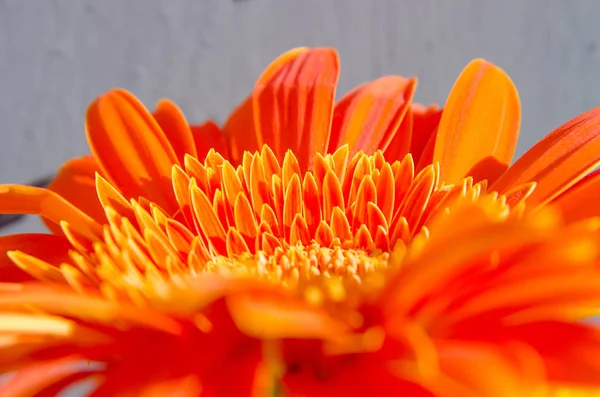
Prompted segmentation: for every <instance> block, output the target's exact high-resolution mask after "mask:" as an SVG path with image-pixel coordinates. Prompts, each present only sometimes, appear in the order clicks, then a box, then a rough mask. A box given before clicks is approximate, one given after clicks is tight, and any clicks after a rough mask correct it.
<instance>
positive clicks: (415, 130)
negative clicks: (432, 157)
mask: <svg viewBox="0 0 600 397" xmlns="http://www.w3.org/2000/svg"><path fill="white" fill-rule="evenodd" d="M411 110H412V115H413V125H412V139H411V141H410V153H411V154H412V156H413V160H414V162H415V164H419V160H420V159H421V155H422V154H423V152H424V151H425V147H426V145H427V142H429V140H430V139H431V137H432V136H435V134H436V132H437V129H438V126H439V124H440V119H441V118H442V109H440V108H439V107H438V106H437V105H429V106H427V107H425V106H423V105H421V104H418V103H413V104H411ZM430 163H431V161H430V162H428V163H427V164H430ZM427 164H425V165H424V166H427Z"/></svg>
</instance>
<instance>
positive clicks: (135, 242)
mask: <svg viewBox="0 0 600 397" xmlns="http://www.w3.org/2000/svg"><path fill="white" fill-rule="evenodd" d="M172 175H173V196H174V197H173V200H174V201H175V202H176V208H178V209H177V211H176V212H175V213H174V214H173V215H170V214H169V213H167V212H166V211H164V210H162V209H161V208H159V207H158V206H157V205H155V204H153V203H151V202H148V201H147V200H144V199H143V198H141V199H139V200H137V201H136V200H131V201H129V202H128V201H126V200H125V199H123V198H122V197H121V199H120V200H115V197H117V196H118V195H119V194H118V193H116V190H114V188H112V186H110V185H109V184H108V183H107V182H106V181H104V182H103V184H102V186H99V187H98V194H99V196H100V200H101V202H103V203H105V205H104V207H105V210H106V214H107V217H108V224H107V225H105V226H104V236H103V241H96V242H90V241H85V239H84V238H82V237H81V236H78V235H77V234H76V233H74V232H73V231H72V230H70V229H69V227H68V225H63V228H64V230H65V234H66V235H67V237H68V238H69V239H70V240H71V242H72V244H73V246H74V247H75V248H76V249H77V250H78V251H79V252H72V253H71V259H72V262H73V265H70V264H69V265H65V266H63V267H62V268H61V270H60V272H61V273H62V277H64V279H66V281H67V282H69V283H71V284H73V285H74V286H76V287H77V286H78V285H80V284H86V285H89V284H92V285H96V286H98V287H100V288H101V290H102V291H104V292H105V293H110V294H119V295H122V294H124V295H126V296H130V297H133V295H137V294H139V291H140V289H142V290H146V291H149V290H153V291H157V290H160V288H157V286H156V285H154V286H153V287H152V288H144V287H143V286H144V285H147V284H148V282H149V281H148V280H150V279H152V280H153V281H152V282H153V283H156V282H160V280H163V279H164V278H165V277H168V278H169V279H171V280H173V279H174V278H179V279H181V278H186V277H187V278H190V276H191V278H193V277H196V276H198V275H199V274H205V273H215V272H216V273H219V272H229V273H233V274H240V275H250V276H252V277H258V278H261V279H265V280H268V281H273V282H276V283H278V284H282V285H284V286H288V287H290V288H293V289H295V290H296V291H298V293H300V294H302V295H303V296H304V297H305V298H306V299H308V300H310V301H313V302H315V303H320V302H322V301H323V300H326V301H333V302H336V301H341V300H344V299H346V297H347V296H349V295H354V296H358V295H360V290H361V289H364V288H366V286H367V284H369V283H370V282H371V281H373V280H374V281H373V283H375V284H377V283H378V281H377V280H378V279H381V277H379V278H377V277H370V276H373V275H377V274H379V275H381V273H382V272H383V271H385V270H386V268H387V267H388V262H389V261H388V259H389V255H390V252H392V250H393V249H394V247H396V246H398V245H403V244H405V243H407V242H409V241H410V240H412V239H413V238H414V237H415V235H417V234H422V235H423V236H424V237H426V236H427V235H428V231H427V228H426V226H424V225H425V223H426V222H427V220H428V218H429V217H430V215H431V214H432V213H433V212H434V211H435V210H436V209H439V208H440V207H445V206H446V204H447V201H448V200H449V199H451V198H452V197H456V196H457V195H460V194H464V192H466V191H467V189H468V190H469V191H472V192H474V194H476V195H478V194H479V193H480V191H481V189H482V186H481V185H475V186H472V184H471V181H470V179H465V181H464V182H463V185H462V186H458V187H456V188H455V187H453V186H441V185H440V182H439V173H438V171H437V169H436V167H435V166H434V165H430V166H428V167H426V168H423V169H422V170H419V171H418V172H415V167H414V163H413V160H412V157H411V156H410V155H407V156H406V157H404V158H403V159H402V160H399V161H395V162H393V163H389V162H386V161H385V159H384V157H383V155H382V153H381V152H379V151H378V152H376V153H375V154H374V155H366V154H364V153H362V152H359V153H357V154H356V155H354V156H353V157H352V158H351V159H350V158H349V151H348V147H347V146H344V147H342V148H340V149H338V150H337V151H336V152H335V153H333V154H327V155H325V156H322V155H320V154H317V155H316V157H315V160H314V163H313V167H312V169H311V170H310V171H303V170H301V169H300V166H299V164H298V161H297V159H296V157H295V156H294V155H293V154H292V153H291V152H288V153H287V154H286V155H285V157H284V159H283V162H282V164H281V165H280V164H279V162H278V160H277V158H276V157H275V155H274V154H273V152H272V151H271V150H270V149H269V148H268V147H266V146H265V147H264V148H263V149H262V151H261V152H260V153H258V152H257V153H254V154H251V153H245V154H244V156H243V161H242V164H241V165H239V166H238V167H237V168H236V167H234V166H233V165H232V164H231V163H230V162H228V161H226V160H225V159H223V158H222V157H221V156H220V155H219V154H218V153H215V152H214V151H211V152H210V153H209V154H208V156H207V158H206V160H205V161H204V164H202V163H200V162H199V161H198V160H196V159H195V158H193V157H191V156H187V157H186V159H185V169H182V168H180V167H179V166H174V168H173V174H172ZM106 196H110V197H106ZM106 203H110V204H106ZM13 259H15V262H17V263H18V264H21V265H22V266H23V267H25V268H27V269H28V271H32V268H35V267H36V266H35V265H32V263H31V261H32V260H29V261H28V263H25V264H24V263H23V260H24V259H23V257H20V260H19V258H13ZM40 266H41V265H40ZM38 267H39V266H38ZM54 276H57V275H49V274H46V275H45V277H51V278H52V277H54ZM367 279H368V280H369V281H367ZM349 290H353V291H357V292H353V293H352V294H349V293H348V292H349ZM155 293H156V292H153V294H155ZM142 294H143V292H142Z"/></svg>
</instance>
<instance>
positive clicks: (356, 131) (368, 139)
mask: <svg viewBox="0 0 600 397" xmlns="http://www.w3.org/2000/svg"><path fill="white" fill-rule="evenodd" d="M416 86H417V80H416V79H414V78H412V79H407V78H404V77H400V76H387V77H382V78H380V79H377V80H375V81H373V82H371V83H367V84H364V85H362V86H360V87H357V88H355V89H354V90H352V91H350V92H349V93H348V94H346V95H345V96H344V97H343V98H342V99H341V100H340V101H339V102H338V103H337V104H336V105H335V109H334V112H333V124H332V126H331V138H330V141H329V152H331V153H333V152H334V151H335V150H336V149H337V148H339V147H340V146H342V145H344V144H348V145H349V147H350V156H353V155H354V154H355V153H357V152H358V151H360V150H362V151H364V152H365V153H366V154H373V153H374V152H375V151H376V150H377V149H381V150H385V149H386V148H387V146H388V144H389V143H390V141H391V140H392V139H393V138H394V136H395V134H396V133H397V131H398V128H399V127H400V123H401V122H402V119H403V118H404V115H405V114H406V110H407V109H408V107H409V106H410V102H411V100H412V97H413V95H414V92H415V88H416ZM405 140H406V144H407V149H408V148H410V135H408V136H406V137H405ZM404 154H405V153H401V155H402V156H403V155H404Z"/></svg>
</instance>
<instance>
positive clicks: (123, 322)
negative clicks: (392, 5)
mask: <svg viewBox="0 0 600 397" xmlns="http://www.w3.org/2000/svg"><path fill="white" fill-rule="evenodd" d="M337 77H338V60H337V55H336V53H335V52H334V51H333V50H330V49H298V50H293V51H290V52H288V53H286V54H284V55H282V56H281V57H280V58H279V59H277V60H276V61H275V62H274V63H273V64H272V65H271V66H269V67H268V68H267V69H266V71H265V72H264V73H263V75H262V76H261V77H260V78H259V80H258V82H257V84H256V87H255V90H254V92H253V93H252V95H251V96H250V97H249V98H248V99H247V100H246V101H245V102H244V103H243V104H242V105H241V106H240V107H239V108H238V109H237V110H236V111H235V112H234V113H233V115H232V116H231V117H230V119H229V120H228V121H227V122H226V124H225V126H224V127H223V129H222V130H221V129H219V127H218V126H216V125H215V124H214V123H212V122H208V123H206V124H204V125H202V126H189V125H188V123H187V122H186V121H185V119H184V117H183V115H182V114H181V112H180V111H179V110H178V109H177V108H176V107H175V105H174V104H172V103H171V102H168V101H161V102H160V103H159V105H158V107H157V110H156V111H155V112H154V114H150V113H148V112H147V110H146V109H145V108H144V107H143V105H142V104H141V103H139V102H138V101H137V100H136V99H135V98H134V97H133V96H132V95H131V94H129V93H127V92H125V91H122V90H115V91H111V92H109V93H108V94H105V95H103V96H102V97H100V98H99V99H97V100H96V101H95V102H94V103H93V104H92V105H91V106H90V108H89V110H88V114H87V119H86V126H87V133H88V141H89V143H90V147H91V149H92V154H93V156H91V157H85V158H81V159H76V160H73V161H71V162H69V163H67V164H66V165H65V167H63V168H62V169H61V171H60V172H59V175H58V177H57V179H56V180H55V181H54V182H53V184H52V186H51V187H50V189H49V190H46V189H40V188H33V187H27V186H17V185H2V186H0V213H35V214H39V215H41V216H42V217H44V219H45V220H46V222H47V224H48V225H49V227H50V229H51V230H52V231H53V232H54V234H47V235H46V234H25V235H11V236H5V237H1V238H0V251H1V252H2V253H7V257H6V259H0V272H1V273H0V280H1V281H4V283H3V284H0V324H1V325H0V340H1V341H2V344H0V371H2V372H4V371H11V370H14V371H17V375H16V376H15V377H14V378H12V380H10V381H8V382H6V383H5V384H4V386H3V387H2V388H0V392H2V395H3V396H4V395H7V396H11V395H14V396H16V395H34V394H35V395H41V396H43V395H48V396H50V395H55V394H56V393H57V392H58V391H59V390H61V389H63V388H64V387H66V386H68V385H71V384H73V383H75V382H77V381H80V380H82V379H95V380H97V382H98V388H97V391H96V392H95V394H94V396H104V395H106V396H120V395H122V396H126V395H136V396H140V395H143V396H161V395H170V394H173V393H174V390H178V392H179V393H180V394H181V395H184V396H196V395H200V394H201V395H203V396H211V395H214V396H232V395H235V396H238V395H255V396H262V395H271V394H272V392H273V390H274V389H275V387H279V388H280V389H281V390H280V392H281V393H284V394H285V395H290V396H300V395H308V396H319V395H337V394H345V395H348V396H352V395H364V394H366V393H367V392H369V393H375V394H378V395H388V394H392V395H396V394H400V395H402V394H409V395H415V396H432V395H436V396H479V395H484V396H506V395H517V394H523V395H536V394H535V393H538V394H539V395H548V394H549V393H558V391H559V388H563V387H567V388H578V389H585V388H598V387H600V359H597V357H598V358H600V355H599V353H600V334H598V331H597V329H596V328H594V327H591V326H588V325H584V324H581V323H579V322H578V320H579V319H581V318H583V317H585V316H587V315H589V314H591V313H592V312H593V311H594V310H596V308H597V307H598V304H599V303H600V302H599V301H600V290H599V289H598V288H597V286H598V281H599V275H600V267H599V265H600V252H599V251H598V248H597V246H598V239H600V234H599V233H598V224H597V221H596V220H595V218H590V217H592V216H595V215H598V210H600V206H598V205H596V204H595V202H592V201H591V200H592V199H594V197H597V194H598V193H596V190H597V189H595V184H596V180H597V177H596V174H595V173H592V174H590V175H589V176H586V174H587V173H588V172H589V171H590V170H591V169H592V168H593V167H595V166H596V164H597V163H598V160H599V159H600V155H599V154H598V153H600V152H599V151H598V145H600V143H599V142H598V141H597V140H596V137H597V136H598V129H597V125H598V124H599V123H600V110H598V109H595V110H592V111H590V112H588V113H585V114H583V115H581V116H579V117H577V118H576V119H574V120H573V121H571V122H569V123H567V124H565V125H564V126H562V127H559V128H558V129H557V130H556V131H554V132H552V133H551V134H550V135H548V136H547V137H546V138H544V140H542V141H541V142H540V143H538V144H537V145H536V146H534V148H532V149H531V150H530V151H529V152H528V153H526V154H525V155H524V156H523V157H522V158H521V159H519V160H518V161H517V162H516V163H515V164H514V165H513V166H511V167H510V168H509V167H508V164H509V163H510V161H511V158H512V154H513V151H514V147H515V143H516V139H517V133H518V128H519V119H520V107H519V102H518V97H517V93H516V89H515V88H514V86H513V84H512V82H511V81H510V79H509V78H508V77H507V76H506V75H505V74H504V72H502V71H501V70H500V69H499V68H497V67H495V66H493V65H491V64H489V63H487V62H485V61H483V60H477V61H474V62H472V63H471V64H469V65H468V66H467V67H466V69H465V70H464V71H463V73H462V74H461V75H460V77H459V79H458V81H457V82H456V84H455V86H454V88H453V90H452V92H451V94H450V96H449V98H448V101H447V104H446V107H445V109H444V110H443V111H441V110H437V109H436V108H435V107H433V106H432V107H429V108H425V107H422V106H420V105H415V104H412V103H411V100H412V95H413V91H414V88H415V85H416V80H415V79H405V78H402V77H397V76H392V77H384V78H381V79H379V80H376V81H374V82H371V83H367V84H365V85H363V86H361V87H358V88H357V89H355V90H353V91H351V92H350V93H348V94H347V95H346V96H345V97H344V98H342V99H341V100H340V102H338V103H337V104H336V105H335V107H334V106H333V98H334V95H335V86H336V83H337ZM582 178H583V179H582ZM580 180H581V181H580ZM578 181H579V182H578ZM573 185H575V186H573ZM548 203H553V206H552V207H558V209H560V210H561V211H557V209H556V208H546V204H548ZM532 208H533V209H538V211H530V209H532ZM3 256H4V255H3ZM15 265H16V266H15ZM82 361H91V362H92V363H93V364H94V365H91V366H89V367H83V368H82V366H81V365H77V364H78V363H81V362H82ZM49 368H52V371H49V370H48V369H49ZM232 374H233V376H232ZM277 385H279V386H277ZM36 393H37V394H36Z"/></svg>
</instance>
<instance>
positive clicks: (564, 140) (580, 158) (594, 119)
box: [490, 107, 600, 204]
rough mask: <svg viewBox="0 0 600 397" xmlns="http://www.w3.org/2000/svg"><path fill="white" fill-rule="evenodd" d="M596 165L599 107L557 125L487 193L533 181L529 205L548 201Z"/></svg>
mask: <svg viewBox="0 0 600 397" xmlns="http://www.w3.org/2000/svg"><path fill="white" fill-rule="evenodd" d="M598 164H600V107H597V108H594V109H592V110H590V111H587V112H585V113H583V114H581V115H579V116H577V117H575V118H574V119H572V120H570V121H569V122H567V123H565V124H563V125H561V126H560V127H558V128H557V129H555V130H554V131H552V132H551V133H550V134H548V135H547V136H546V137H545V138H544V139H542V140H541V141H539V142H538V143H537V144H536V145H535V146H533V147H532V148H531V149H529V150H528V151H527V153H525V154H524V155H523V156H521V158H519V159H518V160H517V161H516V162H515V163H514V164H513V165H512V166H511V167H510V168H509V169H508V171H506V172H505V173H504V174H503V175H502V176H501V177H500V178H499V179H498V180H497V181H496V183H494V184H492V185H491V186H490V190H493V191H498V192H500V193H503V192H505V191H507V190H509V189H511V188H513V187H515V186H518V185H521V184H524V183H527V182H537V187H536V189H535V190H534V192H533V193H532V195H531V196H530V197H529V199H528V200H527V202H528V203H529V204H541V203H545V202H548V201H550V200H552V199H553V198H554V197H556V196H558V195H559V194H560V193H562V192H564V191H565V190H567V189H568V188H569V187H570V186H572V185H574V184H575V183H576V182H578V181H579V180H580V179H581V178H583V177H584V176H585V174H587V173H588V172H589V171H591V170H592V169H594V168H595V167H596V166H597V165H598Z"/></svg>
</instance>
